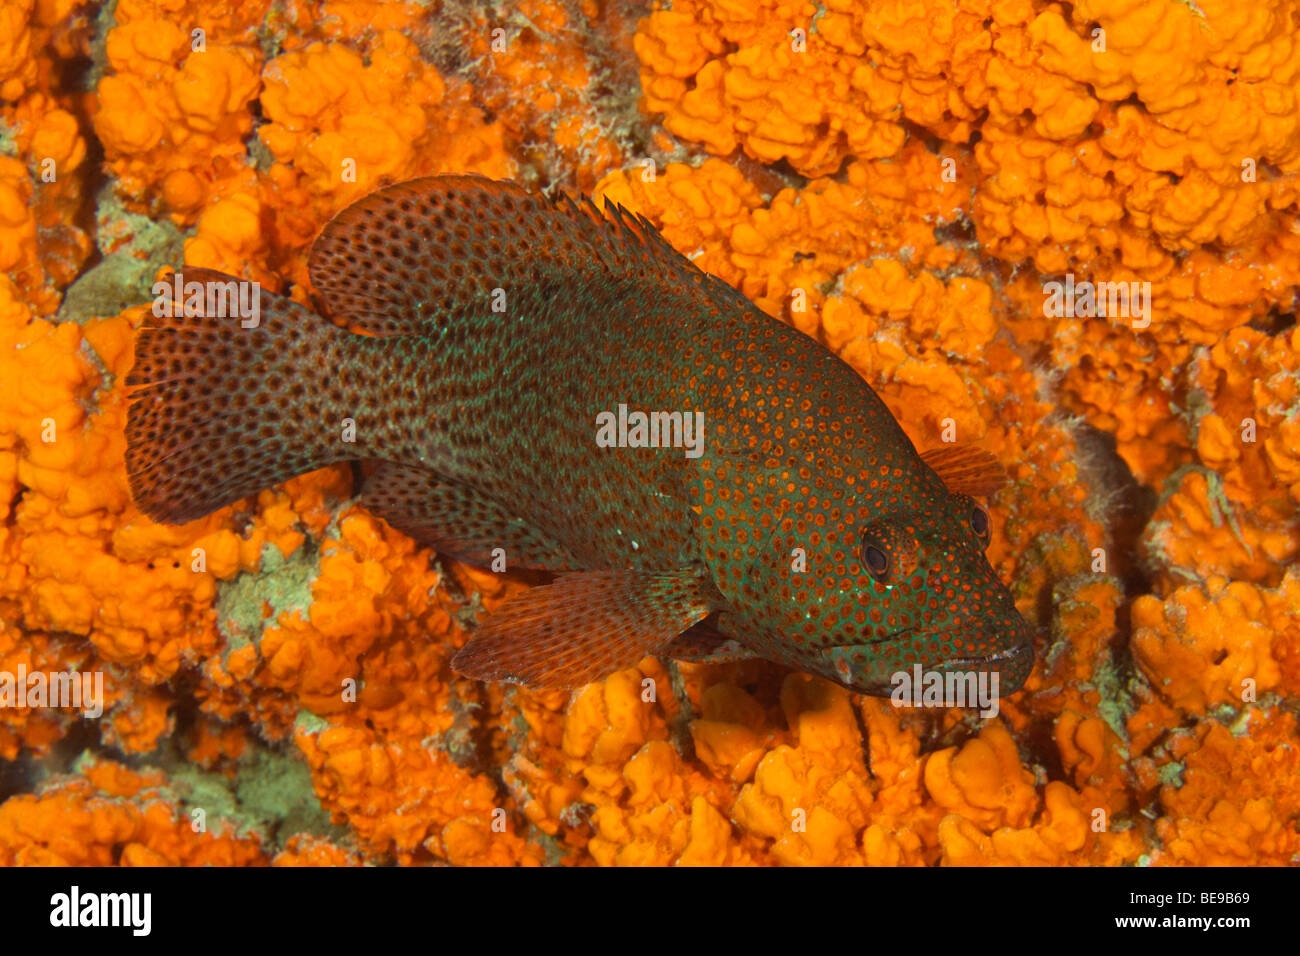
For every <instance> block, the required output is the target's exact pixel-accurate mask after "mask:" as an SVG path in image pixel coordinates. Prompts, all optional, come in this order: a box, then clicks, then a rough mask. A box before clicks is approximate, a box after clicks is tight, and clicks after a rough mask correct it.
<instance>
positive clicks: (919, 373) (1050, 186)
mask: <svg viewBox="0 0 1300 956" xmlns="http://www.w3.org/2000/svg"><path fill="white" fill-rule="evenodd" d="M1298 20H1300V2H1296V0H1279V2H1277V3H1275V4H1272V5H1271V6H1270V7H1268V8H1267V9H1265V8H1263V7H1254V6H1252V5H1246V4H1238V3H1230V2H1227V0H1219V2H1209V0H1198V2H1197V3H1196V4H1186V3H1172V2H1169V0H1092V2H1082V0H1081V2H1077V3H1075V4H1073V5H1072V6H1070V7H1062V6H1061V5H1059V4H1052V3H1046V2H1038V0H1025V2H1021V3H989V2H979V0H959V2H956V3H953V2H951V0H942V2H941V0H914V2H911V3H904V4H890V5H880V4H868V3H865V2H857V0H822V2H820V3H799V2H793V0H753V2H749V3H729V2H723V0H674V2H673V3H672V5H671V10H667V9H657V8H656V6H655V5H653V4H649V3H635V2H617V0H611V2H606V3H596V2H563V0H503V2H499V3H495V4H491V5H484V4H479V3H471V2H463V0H458V2H451V0H449V2H444V3H442V4H441V5H432V6H430V5H425V4H417V3H409V4H404V3H374V2H367V0H355V2H349V0H339V2H306V3H299V4H294V5H292V6H285V5H280V4H276V3H271V2H268V0H254V2H250V3H247V4H238V5H231V4H226V3H213V2H208V0H196V2H193V3H190V4H185V5H182V4H178V3H175V2H170V0H118V2H117V3H115V4H113V3H110V4H106V5H104V6H102V7H99V6H95V5H90V4H77V3H73V2H70V0H52V2H49V3H42V4H39V5H38V4H36V3H34V2H33V0H0V25H2V28H0V266H2V267H3V268H2V269H0V678H2V675H4V674H11V675H17V674H18V673H20V672H22V673H24V674H34V673H38V672H40V673H61V674H70V673H74V672H75V673H78V674H82V673H87V674H88V673H102V675H103V700H102V714H99V715H98V716H93V717H92V716H84V717H83V715H82V713H81V712H79V711H78V710H77V709H74V708H71V707H51V706H48V701H45V702H36V701H34V700H32V699H28V700H27V701H26V703H27V705H28V706H17V705H16V700H15V702H14V703H10V704H8V705H5V706H0V799H2V800H3V803H0V865H13V864H58V863H93V864H111V863H121V864H174V865H189V864H202V863H214V864H222V865H226V864H229V865H243V864H267V863H273V864H277V865H355V864H363V863H388V862H397V863H403V864H417V863H433V862H451V863H455V864H478V865H511V864H548V863H564V864H569V865H591V864H598V865H615V864H660V865H666V864H675V863H680V864H712V865H746V864H758V865H771V864H836V865H848V864H873V865H933V864H945V865H982V864H995V863H996V864H1039V865H1042V864H1048V865H1057V864H1059V865H1079V864H1084V865H1119V864H1134V863H1140V864H1156V865H1189V864H1287V863H1294V862H1296V860H1297V853H1300V834H1297V829H1296V821H1297V818H1298V817H1300V752H1298V751H1297V748H1296V740H1297V734H1296V726H1295V723H1296V718H1295V713H1296V707H1297V702H1298V700H1300V615H1298V614H1297V612H1300V571H1297V570H1296V568H1295V565H1296V555H1297V550H1298V549H1300V357H1298V356H1300V329H1297V327H1296V325H1295V319H1294V313H1295V309H1296V293H1297V288H1300V231H1298V230H1297V229H1296V217H1297V213H1298V212H1300V205H1298V203H1300V195H1298V194H1297V184H1300V178H1298V173H1300V109H1297V95H1298V93H1300V46H1297V45H1296V43H1295V42H1294V40H1295V36H1294V30H1295V27H1294V24H1295V23H1296V22H1298ZM451 172H474V173H480V174H483V175H486V176H490V177H494V178H501V179H507V178H508V179H514V180H518V181H520V182H523V183H526V184H528V185H529V186H531V187H534V188H548V187H558V188H561V189H564V190H568V191H570V192H573V193H575V194H591V195H594V196H595V197H596V198H597V200H598V201H599V199H600V198H602V197H607V198H609V199H612V200H614V201H617V202H619V203H621V204H623V205H625V206H627V207H628V208H629V209H631V210H633V211H635V212H637V213H640V214H642V215H645V216H646V217H647V218H648V219H650V221H651V222H653V223H654V224H655V225H656V226H657V227H658V228H660V229H661V230H662V233H663V235H664V237H665V238H666V239H667V241H668V242H669V243H671V244H672V245H673V246H674V247H675V248H676V249H678V250H679V251H681V252H682V253H683V254H685V255H687V256H689V257H690V258H691V259H692V260H693V261H694V262H695V263H696V264H697V265H698V266H699V267H700V268H702V269H704V270H706V271H708V272H711V273H713V274H715V275H717V276H719V277H720V278H722V279H723V280H724V281H726V282H728V283H730V284H731V285H733V286H734V287H736V288H737V289H739V290H740V291H741V292H743V293H744V294H745V295H746V296H748V297H749V298H750V299H751V300H752V301H753V302H755V303H756V304H757V305H758V306H759V307H760V308H762V309H763V310H765V311H766V312H768V313H769V314H771V315H774V316H777V317H780V318H782V319H783V320H785V321H787V322H789V323H791V324H792V325H794V326H795V327H797V328H799V329H800V330H802V331H804V332H806V333H808V334H810V335H813V336H815V337H817V338H818V339H819V340H820V341H822V342H823V343H824V344H826V345H827V346H828V347H829V348H831V349H832V350H834V351H835V352H836V353H837V354H839V355H840V356H842V357H843V358H844V359H845V360H846V361H847V362H849V363H850V364H851V365H852V366H853V367H854V368H855V369H857V370H858V371H859V372H860V373H861V374H862V376H863V377H864V378H865V379H866V380H867V381H868V382H869V383H870V384H871V386H872V387H873V388H874V389H875V390H876V391H877V392H878V393H879V394H880V396H881V397H882V398H883V399H884V400H885V402H886V403H887V404H888V406H889V408H890V410H891V411H892V412H893V414H894V415H895V417H896V418H897V419H898V420H899V421H900V423H901V424H902V426H903V427H904V429H905V430H906V431H907V433H908V435H909V437H910V438H911V439H912V441H913V443H914V444H915V445H916V446H917V447H918V448H922V449H924V448H928V447H933V446H935V445H937V444H940V443H941V442H943V441H944V440H945V439H946V438H947V437H948V436H949V435H953V436H955V437H957V438H958V439H959V440H960V441H962V442H971V443H975V444H978V445H979V446H981V447H983V448H985V449H987V450H989V451H991V452H992V453H993V454H994V455H996V456H997V457H998V459H999V460H1000V461H1001V463H1002V465H1003V467H1004V468H1005V469H1006V470H1007V472H1008V473H1009V475H1010V476H1011V479H1012V480H1011V482H1010V484H1009V485H1008V486H1007V487H1005V488H1003V489H1002V490H1001V491H1000V492H998V494H997V495H996V497H995V498H993V499H992V500H991V502H990V503H989V504H990V512H991V514H992V517H993V522H992V525H993V527H992V543H991V546H990V548H989V552H988V553H989V559H990V561H991V562H992V564H993V567H994V568H995V570H996V571H997V572H998V574H999V576H1000V577H1001V579H1002V580H1003V581H1005V582H1007V583H1008V585H1009V586H1010V588H1011V591H1012V594H1013V595H1014V597H1015V599H1016V603H1017V606H1018V608H1019V611H1020V613H1021V614H1022V615H1023V616H1024V617H1025V619H1026V620H1027V621H1029V622H1030V624H1031V625H1033V626H1035V627H1036V628H1037V630H1038V635H1039V637H1038V644H1037V648H1036V650H1037V663H1036V666H1035V669H1034V671H1033V673H1032V674H1031V676H1030V678H1029V680H1028V682H1027V683H1026V685H1025V688H1024V689H1023V690H1021V691H1020V692H1018V693H1016V694H1014V695H1011V696H1008V697H1007V698H1005V699H1004V700H1002V701H1001V706H1000V710H999V713H998V714H997V716H996V717H993V718H989V719H984V718H981V717H980V715H979V713H978V712H977V711H975V710H973V709H939V708H915V709H912V708H897V707H894V706H892V705H891V702H890V701H889V700H887V699H874V698H868V697H861V696H856V695H852V694H850V693H848V692H847V691H845V690H843V689H842V688H839V687H837V686H835V685H833V684H830V683H828V682H825V681H822V680H819V679H817V678H813V677H810V676H807V675H804V674H800V673H797V672H793V671H790V670H787V669H784V668H781V667H778V666H776V665H773V664H767V663H762V662H756V661H748V662H743V663H735V664H690V663H682V664H680V665H677V666H676V667H674V668H670V667H668V666H667V665H666V662H665V661H662V660H659V659H657V658H648V659H646V660H645V661H643V662H642V663H641V664H640V665H638V667H636V668H632V669H629V670H625V671H620V672H619V673H617V674H615V675H613V676H612V677H610V678H609V679H607V680H605V681H602V682H600V683H597V684H591V685H588V686H587V687H585V688H583V689H582V690H581V691H578V692H576V693H574V694H572V695H570V694H569V693H567V692H556V691H544V692H533V691H528V690H526V689H520V688H516V687H513V686H509V685H502V684H481V683H477V682H474V681H470V680H466V679H463V678H460V677H457V676H456V675H455V674H453V672H452V670H451V667H450V661H451V658H452V657H453V656H454V654H455V653H456V651H457V650H458V649H459V648H460V647H461V646H463V645H464V643H465V641H466V639H467V635H468V632H469V630H470V628H471V627H472V622H473V621H474V620H475V619H476V617H480V616H481V612H480V609H481V608H487V609H489V610H490V609H491V608H493V607H496V606H498V605H499V604H500V603H501V602H502V601H503V600H504V599H505V598H507V597H508V596H510V595H512V594H516V593H519V592H520V590H521V589H523V588H525V587H528V586H529V585H530V584H531V583H534V582H533V581H532V580H531V579H527V578H524V577H521V576H518V575H514V574H507V575H499V574H494V573H492V572H490V571H487V570H484V569H476V568H470V567H466V566H463V565H459V564H457V563H455V562H450V561H446V560H444V559H442V558H440V557H439V556H438V555H436V554H435V553H433V552H432V551H430V550H429V549H425V548H420V547H419V546H417V544H416V543H415V542H413V541H412V540H411V539H410V538H408V537H406V536H405V535H403V534H401V533H399V532H397V531H395V530H393V529H392V528H391V527H389V526H388V525H387V524H386V523H384V522H383V521H382V520H380V519H379V518H377V517H375V516H373V515H371V514H370V513H368V512H367V511H365V510H364V508H362V507H361V506H360V505H359V504H358V503H357V502H356V501H355V500H354V497H353V496H354V492H355V487H354V475H353V474H352V472H351V471H350V470H349V469H348V468H346V467H332V468H327V469H323V470H321V471H318V472H315V473H312V474H310V475H306V476H303V477H300V478H296V479H294V480H292V481H289V482H287V483H285V484H284V485H282V486H278V487H277V488H275V489H272V490H268V491H265V492H262V493H261V494H259V495H257V496H255V497H252V498H249V499H246V500H244V501H243V502H241V503H239V504H237V505H234V506H231V507H228V508H225V509H223V510H221V511H219V512H217V513H216V514H213V515H210V516H208V517H206V518H203V519H201V520H199V521H194V522H191V523H190V524H186V525H182V526H177V527H173V526H168V525H160V524H156V523H154V522H151V521H150V520H148V519H147V518H145V517H144V516H142V515H141V514H140V513H139V512H138V511H137V510H136V509H135V507H134V506H133V505H132V503H131V500H130V495H129V493H128V489H127V483H126V472H125V468H124V465H123V454H124V447H125V441H124V426H125V419H126V398H127V393H126V387H125V379H126V375H127V373H128V371H129V367H130V363H131V356H132V345H133V341H134V337H135V335H136V330H137V329H138V328H139V326H140V325H141V323H142V322H143V321H144V319H145V316H146V314H147V313H148V311H149V299H150V288H151V286H152V283H153V281H154V279H155V278H156V277H158V276H159V275H160V274H162V271H163V270H164V269H165V268H167V267H172V266H176V265H179V264H180V262H181V261H185V262H188V263H190V264H192V265H195V266H200V267H206V268H211V269H218V270H222V271H224V272H228V273H231V274H234V275H239V276H242V277H244V278H246V279H249V280H255V281H257V282H259V283H261V284H262V285H263V286H265V287H266V288H268V289H273V290H276V291H278V292H281V293H284V294H287V295H290V296H292V297H293V298H295V299H296V300H298V301H300V302H303V303H307V302H308V298H309V295H310V292H311V289H310V285H309V282H308V275H307V266H306V262H307V260H306V252H307V249H308V248H309V246H310V243H311V241H312V239H313V238H314V237H315V235H316V234H317V233H318V232H319V230H320V229H321V227H322V226H323V225H324V223H325V222H326V221H327V220H328V219H329V218H330V216H331V215H333V214H334V213H335V212H337V211H338V210H340V209H342V208H344V207H345V206H347V205H348V204H349V203H351V202H352V201H354V200H356V199H358V198H360V197H361V196H363V195H366V194H367V193H369V192H371V191H373V190H374V189H375V188H377V187H378V186H380V185H383V184H385V183H388V182H397V181H400V180H405V179H410V178H414V177H417V176H422V175H429V174H435V173H451ZM1099 306H1100V307H1099ZM507 453H508V452H507ZM647 679H648V680H649V681H651V682H652V683H649V684H647ZM3 694H4V682H3V680H2V679H0V698H2V695H3ZM0 702H3V701H2V700H0ZM199 819H201V820H202V822H203V825H202V826H201V827H197V828H196V826H195V825H194V824H195V822H196V821H197V820H199Z"/></svg>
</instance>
